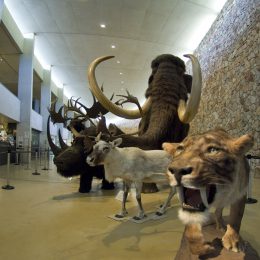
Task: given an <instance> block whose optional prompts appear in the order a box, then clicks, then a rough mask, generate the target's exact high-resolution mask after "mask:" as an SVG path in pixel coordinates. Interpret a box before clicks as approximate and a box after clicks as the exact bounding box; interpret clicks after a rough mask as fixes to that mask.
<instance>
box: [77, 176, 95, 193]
mask: <svg viewBox="0 0 260 260" xmlns="http://www.w3.org/2000/svg"><path fill="white" fill-rule="evenodd" d="M92 179H93V175H92V174H89V173H83V174H81V175H80V184H79V192H80V193H88V192H90V190H91V186H92Z"/></svg>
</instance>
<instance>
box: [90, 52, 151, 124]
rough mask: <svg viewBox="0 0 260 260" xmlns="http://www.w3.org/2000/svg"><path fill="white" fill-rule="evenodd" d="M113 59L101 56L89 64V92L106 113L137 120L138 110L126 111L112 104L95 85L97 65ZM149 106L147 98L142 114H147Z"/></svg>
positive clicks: (149, 102)
mask: <svg viewBox="0 0 260 260" xmlns="http://www.w3.org/2000/svg"><path fill="white" fill-rule="evenodd" d="M111 58H114V56H103V57H99V58H97V59H95V60H94V61H92V62H91V64H90V65H89V68H88V81H89V85H90V89H91V92H92V93H93V94H94V95H95V97H96V98H97V100H98V101H99V102H100V103H101V104H102V106H104V107H105V108H106V109H107V110H108V111H110V112H112V113H113V114H115V115H117V116H120V117H123V118H126V119H137V118H140V117H141V114H140V111H139V109H136V110H127V109H124V108H121V107H119V106H117V105H115V104H114V103H112V102H111V101H110V100H109V99H108V98H107V97H106V96H105V95H104V94H103V92H102V91H101V90H100V87H99V86H98V84H97V80H96V76H95V70H96V67H97V65H98V64H99V63H101V62H102V61H105V60H108V59H111ZM150 105H151V100H150V98H148V99H147V100H146V101H145V103H144V105H143V106H142V111H143V113H144V114H145V113H147V111H148V110H149V107H150Z"/></svg>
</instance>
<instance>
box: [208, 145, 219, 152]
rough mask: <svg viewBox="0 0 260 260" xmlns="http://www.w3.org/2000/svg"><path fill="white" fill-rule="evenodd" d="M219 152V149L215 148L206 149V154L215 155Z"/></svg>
mask: <svg viewBox="0 0 260 260" xmlns="http://www.w3.org/2000/svg"><path fill="white" fill-rule="evenodd" d="M219 151H220V148H218V147H215V146H210V147H208V149H207V152H208V153H216V152H219Z"/></svg>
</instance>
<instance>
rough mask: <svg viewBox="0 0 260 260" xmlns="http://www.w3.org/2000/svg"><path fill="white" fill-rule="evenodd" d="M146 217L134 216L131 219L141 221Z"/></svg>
mask: <svg viewBox="0 0 260 260" xmlns="http://www.w3.org/2000/svg"><path fill="white" fill-rule="evenodd" d="M146 217H147V216H146V215H144V216H143V217H138V216H134V217H133V219H134V220H142V219H144V218H146Z"/></svg>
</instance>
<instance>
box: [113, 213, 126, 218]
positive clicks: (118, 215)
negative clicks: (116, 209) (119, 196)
mask: <svg viewBox="0 0 260 260" xmlns="http://www.w3.org/2000/svg"><path fill="white" fill-rule="evenodd" d="M124 217H125V216H124V215H121V214H116V215H115V218H124Z"/></svg>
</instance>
